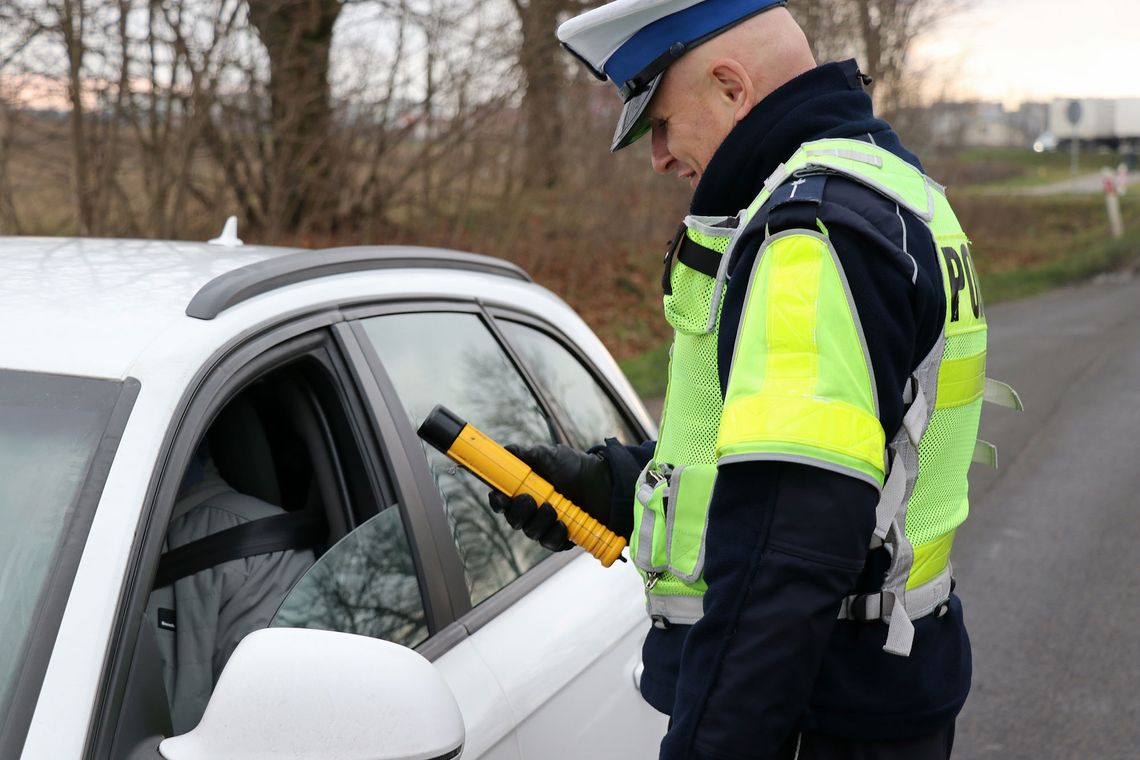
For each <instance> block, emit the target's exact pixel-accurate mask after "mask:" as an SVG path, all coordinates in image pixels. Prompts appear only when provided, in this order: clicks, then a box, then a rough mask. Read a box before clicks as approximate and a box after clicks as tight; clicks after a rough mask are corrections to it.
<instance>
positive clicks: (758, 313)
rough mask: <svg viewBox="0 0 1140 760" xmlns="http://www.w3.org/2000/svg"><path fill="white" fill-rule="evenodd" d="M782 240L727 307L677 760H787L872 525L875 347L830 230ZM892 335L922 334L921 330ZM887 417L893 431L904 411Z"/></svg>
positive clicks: (897, 303) (894, 295)
mask: <svg viewBox="0 0 1140 760" xmlns="http://www.w3.org/2000/svg"><path fill="white" fill-rule="evenodd" d="M781 240H783V241H787V244H786V245H784V246H782V247H777V246H775V245H771V244H769V247H767V248H765V250H764V251H762V252H760V253H758V254H757V255H756V256H755V262H756V263H755V265H754V266H753V267H752V269H751V273H750V274H748V275H746V277H747V278H748V280H747V285H748V287H747V291H746V294H745V295H741V293H740V292H739V291H737V294H736V300H735V303H734V302H733V301H732V299H731V298H730V299H729V300H726V303H725V310H726V311H728V310H729V309H732V308H735V309H738V310H739V314H734V315H733V317H732V318H731V319H729V320H727V322H728V323H729V324H733V325H735V326H736V329H735V341H734V344H733V345H734V346H735V351H734V353H733V354H732V356H731V359H732V370H731V373H730V374H729V376H728V379H727V387H726V405H725V416H724V418H723V419H722V424H721V435H720V440H719V442H718V456H719V457H720V467H719V472H718V477H717V482H716V486H715V488H714V491H713V494H712V500H711V503H710V507H709V523H708V533H707V536H706V547H707V554H706V556H707V560H706V565H705V581H706V583H707V584H708V591H707V592H706V594H705V599H704V616H703V617H702V619H701V620H700V621H698V622H697V623H696V624H695V625H694V626H693V627H692V629H691V630H690V632H689V634H688V636H687V638H686V640H685V645H684V650H683V652H682V657H681V667H680V673H679V676H678V682H677V691H676V698H675V703H674V710H673V715H672V717H673V722H672V726H671V728H670V730H669V732H668V734H667V735H666V737H665V740H664V741H663V743H662V747H661V757H662V758H667V759H669V760H673V759H677V760H680V758H707V759H709V760H737V759H738V758H741V759H743V758H750V759H751V758H768V757H779V756H781V755H780V754H779V753H780V752H781V750H782V749H783V751H785V752H786V751H787V747H788V746H789V745H794V740H795V735H794V733H795V730H796V727H797V724H798V723H799V721H800V719H801V717H802V715H803V713H804V711H805V709H806V707H807V705H808V702H809V699H810V697H811V692H812V685H813V683H814V681H815V677H816V674H817V673H818V671H819V667H820V663H821V661H822V658H823V655H824V653H825V651H826V648H827V645H828V641H829V639H830V637H831V634H832V630H833V628H834V626H835V619H836V614H837V611H838V608H839V604H840V602H841V600H842V599H843V597H844V596H846V595H847V594H849V593H851V591H852V590H853V589H854V587H855V585H856V582H857V581H858V579H859V575H860V572H861V571H862V568H863V564H864V561H865V559H866V556H867V552H868V546H869V543H870V539H871V535H872V532H873V529H874V521H875V506H876V504H877V502H878V494H879V489H880V488H881V484H882V477H883V467H884V463H883V462H882V460H881V459H878V460H877V459H876V450H877V452H878V455H881V454H882V450H883V447H884V439H885V432H884V430H883V422H882V421H881V419H880V416H881V412H882V411H884V410H881V409H880V408H879V404H878V401H877V399H876V393H875V388H876V383H875V369H876V368H875V367H873V366H872V361H871V358H870V357H871V355H872V354H875V353H877V352H876V351H869V350H868V349H867V346H866V343H865V341H863V346H862V348H861V349H860V348H859V343H860V340H859V338H862V325H861V323H860V320H859V314H858V309H857V308H856V304H855V299H853V298H852V297H851V296H850V287H849V285H848V282H847V278H846V276H845V273H844V271H843V266H842V264H841V262H840V260H839V257H838V255H837V254H836V253H835V249H834V248H833V247H832V245H831V243H832V242H835V243H836V244H837V245H838V244H839V242H838V241H837V240H835V235H834V233H833V234H832V240H828V239H827V238H826V237H824V236H821V235H819V234H818V233H816V232H812V233H811V234H810V235H803V236H797V235H795V234H791V235H787V236H785V237H782V238H781ZM746 258H747V257H746ZM734 276H735V275H734ZM829 278H830V279H829ZM893 285H895V283H893V282H889V283H884V287H885V291H884V292H885V293H886V295H885V296H884V297H885V298H886V299H888V300H892V299H893V302H892V303H890V304H887V305H885V306H884V308H886V309H887V310H888V311H890V312H892V313H893V314H894V317H893V318H896V319H898V320H901V321H902V322H904V323H906V322H908V320H910V317H908V316H907V315H908V314H909V313H910V307H909V300H908V299H909V294H910V291H909V290H908V289H907V288H906V287H902V288H897V289H895V291H897V292H895V291H892V290H891V287H892V286H893ZM870 297H872V298H879V297H880V296H879V295H875V294H872V296H870ZM827 309H831V311H832V313H830V314H828V313H825V312H826V311H827ZM805 320H806V321H805ZM910 321H913V320H910ZM723 329H724V326H723V324H722V330H723ZM899 329H900V330H901V332H902V333H904V336H903V337H904V338H905V337H906V336H905V334H907V333H909V335H910V337H913V324H910V325H907V324H903V325H901V326H900V327H899ZM891 334H892V339H893V338H894V337H897V336H896V335H895V331H893V330H892V331H891ZM896 345H897V343H896ZM908 361H909V353H907V354H905V355H901V356H899V357H898V362H897V363H898V364H899V365H900V367H902V365H905V364H906V363H907V362H908ZM888 363H889V364H892V366H891V367H889V368H887V371H888V372H889V373H890V374H892V375H894V374H899V375H901V377H902V378H905V376H906V372H907V371H908V370H907V369H906V368H905V367H902V369H898V368H896V367H894V366H893V363H891V362H888ZM861 373H864V374H861ZM884 379H885V378H884ZM898 382H901V381H899V380H895V379H893V378H892V379H891V380H890V382H889V383H887V384H888V385H889V386H890V387H892V388H893V387H896V386H897V384H898ZM789 410H792V411H794V413H788V412H789ZM886 411H887V414H888V417H890V418H892V423H893V422H894V420H893V418H894V417H896V416H897V414H898V410H897V409H894V408H891V409H890V410H886ZM888 424H891V423H888ZM894 424H895V425H896V426H897V423H894Z"/></svg>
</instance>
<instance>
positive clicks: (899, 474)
mask: <svg viewBox="0 0 1140 760" xmlns="http://www.w3.org/2000/svg"><path fill="white" fill-rule="evenodd" d="M890 467H891V470H890V474H889V475H887V482H886V483H884V484H883V492H882V493H881V494H880V495H879V503H878V504H877V505H876V506H875V538H877V539H879V546H882V541H883V540H884V539H885V538H886V537H887V532H888V531H889V530H890V528H891V523H892V522H894V519H895V516H896V515H897V514H898V513H899V510H900V509H902V504H903V501H904V500H905V499H906V481H907V472H906V464H905V463H904V462H903V458H902V457H901V456H899V455H898V454H897V453H895V452H891V460H890ZM871 548H875V547H874V546H872V547H871Z"/></svg>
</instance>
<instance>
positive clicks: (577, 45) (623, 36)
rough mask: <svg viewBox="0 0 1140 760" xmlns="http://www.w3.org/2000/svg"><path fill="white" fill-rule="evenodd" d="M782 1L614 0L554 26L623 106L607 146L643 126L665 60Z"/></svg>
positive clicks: (617, 146) (617, 145)
mask: <svg viewBox="0 0 1140 760" xmlns="http://www.w3.org/2000/svg"><path fill="white" fill-rule="evenodd" d="M785 4H786V0H615V2H612V3H607V4H605V5H603V6H602V7H600V8H595V9H594V10H592V11H587V12H586V13H583V14H582V15H580V16H575V17H574V18H572V19H570V20H569V21H567V22H566V23H564V24H562V25H561V26H559V27H558V39H559V40H560V41H561V42H562V45H563V46H564V47H565V48H566V49H567V50H569V51H570V52H571V53H572V54H573V55H574V57H575V58H577V59H578V60H580V61H582V63H584V64H585V65H586V67H587V68H589V69H590V72H591V73H593V75H594V76H596V77H597V78H598V79H609V80H610V81H611V82H613V83H614V85H615V86H616V87H617V88H618V94H619V95H620V96H621V99H622V102H623V103H625V106H624V107H623V108H622V110H621V116H620V117H619V118H618V124H617V129H616V130H615V131H614V139H613V144H612V145H611V146H610V150H611V151H617V150H621V149H622V148H624V147H626V146H627V145H630V144H632V143H633V142H634V141H636V140H637V139H638V138H640V137H641V136H642V135H644V134H645V133H646V132H647V131H649V121H648V119H646V118H645V117H644V112H645V108H646V106H648V105H649V101H650V100H652V99H653V94H654V93H655V92H656V91H657V86H658V85H659V84H660V83H661V76H662V75H663V74H664V73H665V69H667V68H669V64H671V63H673V61H675V60H677V59H678V58H680V57H681V56H683V55H684V54H685V53H686V52H688V51H689V50H692V49H693V48H695V47H696V46H697V45H700V44H701V43H702V42H706V41H707V40H709V39H711V38H713V37H715V36H716V35H718V34H720V33H721V32H724V31H726V30H728V29H730V28H731V27H733V26H735V25H736V24H738V23H740V22H741V21H744V20H745V19H748V18H750V17H752V16H755V15H756V14H758V13H760V12H761V11H765V10H768V9H769V8H773V7H775V6H777V5H785Z"/></svg>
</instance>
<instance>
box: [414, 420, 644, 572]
mask: <svg viewBox="0 0 1140 760" xmlns="http://www.w3.org/2000/svg"><path fill="white" fill-rule="evenodd" d="M418 432H419V436H420V438H422V439H424V440H425V441H427V442H428V443H429V444H431V445H432V446H434V447H435V448H437V449H439V450H440V451H441V452H443V453H444V454H446V455H447V456H448V457H449V458H451V460H452V461H454V462H456V463H457V464H459V465H461V466H462V467H464V468H465V469H467V470H469V471H470V472H471V473H472V474H473V475H475V477H477V478H479V480H482V481H483V482H484V483H486V484H487V485H489V486H490V487H491V488H494V489H495V490H497V491H500V492H502V493H504V494H506V495H507V496H511V497H514V496H518V495H520V494H524V493H525V494H529V495H530V496H531V497H532V498H533V499H534V501H535V503H536V504H542V503H543V502H546V503H547V504H549V505H550V506H551V507H553V508H554V511H555V512H556V513H557V515H558V519H559V521H560V522H561V523H562V524H563V525H565V526H566V531H567V533H568V534H569V537H570V540H571V541H573V542H574V543H575V544H577V545H578V546H580V547H582V548H583V549H585V550H586V551H588V552H589V553H590V554H592V555H594V556H595V557H597V558H598V560H599V561H600V562H601V563H602V564H603V565H604V566H606V567H609V566H610V565H612V564H613V563H614V560H616V559H618V558H619V557H621V551H622V549H624V548H625V539H624V538H622V537H621V536H619V535H617V534H616V533H614V532H613V531H612V530H610V529H609V528H607V527H606V526H604V525H602V524H601V523H600V522H598V521H597V520H595V519H594V518H593V517H591V516H590V515H589V514H587V513H586V512H585V511H584V510H583V509H582V508H581V507H578V506H576V505H575V504H574V503H573V502H572V501H570V500H569V499H567V498H566V497H565V496H563V495H562V494H560V493H558V492H557V491H555V490H554V486H552V485H550V484H549V483H547V482H546V481H545V480H543V479H542V478H540V477H539V476H538V475H537V474H535V472H534V470H532V469H531V468H530V466H529V465H527V463H526V462H524V461H522V460H521V459H519V458H518V457H516V456H515V455H514V454H512V453H511V452H509V451H507V450H506V449H504V448H503V447H502V446H500V445H499V444H497V443H495V441H494V440H492V439H491V438H489V437H488V436H487V435H486V434H484V433H482V432H480V431H479V430H478V429H477V428H475V427H474V426H472V425H469V424H468V423H467V422H465V421H464V420H462V419H460V418H459V417H458V416H457V415H456V414H455V413H454V412H451V411H450V410H448V409H447V408H445V407H443V406H437V407H436V408H435V409H432V410H431V414H429V415H428V416H427V418H426V419H425V420H424V422H423V424H422V425H420V429H419V431H418Z"/></svg>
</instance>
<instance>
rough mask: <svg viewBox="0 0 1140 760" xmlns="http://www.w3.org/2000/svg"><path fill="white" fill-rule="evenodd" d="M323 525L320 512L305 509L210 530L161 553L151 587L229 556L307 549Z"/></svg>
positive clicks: (221, 560) (168, 581) (187, 574)
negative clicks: (212, 531)
mask: <svg viewBox="0 0 1140 760" xmlns="http://www.w3.org/2000/svg"><path fill="white" fill-rule="evenodd" d="M324 526H325V518H324V515H323V514H321V513H320V512H318V511H316V510H308V509H306V510H302V511H300V512H286V513H285V514H282V515H274V516H273V517H263V518H261V519H260V520H251V521H250V522H247V523H243V524H241V525H235V526H234V527H232V528H227V529H226V530H222V531H218V532H217V533H212V534H211V535H209V536H206V537H205V538H199V539H198V540H197V541H191V542H190V543H188V544H183V545H182V546H179V547H177V548H175V549H171V550H170V551H168V552H166V553H165V554H163V555H162V557H161V558H160V559H159V561H158V574H157V575H156V576H155V579H154V588H162V587H163V586H169V585H170V584H171V583H174V581H176V580H179V579H180V578H185V577H187V576H190V575H193V574H194V573H197V572H200V571H202V570H206V569H207V568H211V567H214V566H215V565H220V564H222V563H223V562H229V561H230V560H234V559H244V558H245V557H252V556H254V555H257V554H269V553H270V552H280V551H285V550H287V549H308V548H310V547H312V546H313V545H314V544H315V543H317V542H316V541H315V540H314V536H319V535H321V533H322V532H323V530H324Z"/></svg>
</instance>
